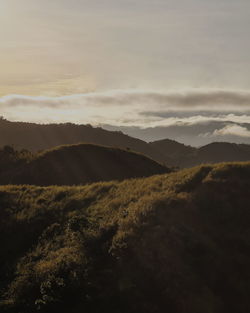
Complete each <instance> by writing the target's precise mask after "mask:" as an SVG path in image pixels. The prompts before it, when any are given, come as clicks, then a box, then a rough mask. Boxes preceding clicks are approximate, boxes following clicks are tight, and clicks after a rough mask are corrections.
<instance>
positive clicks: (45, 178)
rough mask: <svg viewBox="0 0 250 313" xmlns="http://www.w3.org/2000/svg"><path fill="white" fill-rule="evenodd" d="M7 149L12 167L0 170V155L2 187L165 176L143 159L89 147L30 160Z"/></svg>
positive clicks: (60, 150)
mask: <svg viewBox="0 0 250 313" xmlns="http://www.w3.org/2000/svg"><path fill="white" fill-rule="evenodd" d="M8 149H9V150H10V152H9V163H10V164H12V166H9V167H7V168H6V166H4V165H5V163H6V162H5V163H3V164H1V151H0V184H2V185H4V184H29V185H38V186H48V185H77V184H86V183H90V182H97V181H109V180H116V179H117V180H122V179H125V178H132V177H145V176H151V175H154V174H162V173H167V172H169V169H168V168H166V167H164V166H162V165H160V164H159V163H157V162H155V161H153V160H151V159H149V158H147V157H145V156H144V155H141V154H137V153H133V152H130V151H125V150H121V149H115V148H108V147H103V146H97V145H91V144H79V145H69V146H60V147H57V148H54V149H51V150H48V151H44V152H42V153H39V154H37V155H34V156H33V157H32V158H31V159H23V158H21V156H22V153H21V152H19V153H18V152H15V151H14V150H13V149H12V148H8V147H5V149H3V151H5V150H7V151H8ZM2 154H4V153H2ZM5 155H8V153H5ZM13 155H14V156H15V155H16V158H18V157H19V158H20V159H19V162H14V161H13ZM16 163H17V164H16Z"/></svg>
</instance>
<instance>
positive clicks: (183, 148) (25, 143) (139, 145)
mask: <svg viewBox="0 0 250 313" xmlns="http://www.w3.org/2000/svg"><path fill="white" fill-rule="evenodd" d="M78 143H91V144H98V145H104V146H109V147H114V148H122V149H126V150H131V151H135V152H139V153H141V154H144V155H145V156H147V157H150V158H152V159H154V160H155V161H157V162H160V163H162V164H164V165H166V166H178V167H191V166H194V165H198V164H202V163H217V162H224V161H248V160H250V145H246V144H235V143H225V142H215V143H211V144H208V145H206V146H203V147H200V148H194V147H191V146H187V145H184V144H181V143H179V142H176V141H174V140H170V139H165V140H160V141H154V142H150V143H147V142H145V141H143V140H140V139H137V138H133V137H130V136H128V135H125V134H123V133H122V132H119V131H108V130H104V129H102V128H100V127H96V128H95V127H92V126H91V125H76V124H71V123H66V124H47V125H42V124H34V123H24V122H10V121H7V120H5V119H1V120H0V146H5V145H13V146H14V147H15V148H17V149H28V150H30V151H38V150H44V149H51V148H53V147H55V146H59V145H65V144H78Z"/></svg>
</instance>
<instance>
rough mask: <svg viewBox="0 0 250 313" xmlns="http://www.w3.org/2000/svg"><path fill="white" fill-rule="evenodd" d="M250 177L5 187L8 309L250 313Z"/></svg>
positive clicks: (242, 173)
mask: <svg viewBox="0 0 250 313" xmlns="http://www.w3.org/2000/svg"><path fill="white" fill-rule="evenodd" d="M249 174H250V163H235V164H234V163H230V164H227V163H226V164H219V165H207V166H201V167H196V168H193V169H186V170H183V171H180V172H175V173H170V174H164V175H158V176H152V177H149V178H143V179H130V180H125V181H122V182H106V183H95V184H92V185H86V186H75V187H56V186H55V187H35V186H25V185H23V186H2V187H0V208H1V209H0V244H1V258H0V260H1V261H0V262H1V263H0V266H1V271H0V273H1V277H0V282H1V283H0V290H1V293H2V295H3V296H2V301H1V308H0V311H1V312H8V313H10V312H11V313H34V312H42V313H43V312H44V313H47V312H61V313H63V312H73V313H74V312H75V313H77V312H84V311H86V312H94V313H95V312H96V313H99V312H109V313H112V312H114V313H115V312H116V313H117V312H118V313H130V312H131V313H135V312H145V313H147V312H148V313H149V312H150V313H151V312H153V313H161V312H166V311H168V312H172V313H182V312H187V313H200V312H204V313H210V312H213V313H224V312H225V313H231V312H232V313H233V312H239V313H245V312H249V311H250V301H249V296H248V295H249V292H250V269H249V262H250V245H249V242H250V241H249V239H250V237H249V236H250V233H249V223H250V211H249V208H250V197H249V188H250V175H249Z"/></svg>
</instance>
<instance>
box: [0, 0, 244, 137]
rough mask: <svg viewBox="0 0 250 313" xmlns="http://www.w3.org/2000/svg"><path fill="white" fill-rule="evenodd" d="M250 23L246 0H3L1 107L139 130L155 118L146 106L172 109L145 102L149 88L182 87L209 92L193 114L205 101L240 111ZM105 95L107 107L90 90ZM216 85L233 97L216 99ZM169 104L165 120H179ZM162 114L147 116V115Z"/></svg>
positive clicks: (41, 118) (15, 115)
mask: <svg viewBox="0 0 250 313" xmlns="http://www.w3.org/2000/svg"><path fill="white" fill-rule="evenodd" d="M249 30H250V1H249V0H237V1H236V0H133V1H132V0H70V1H69V0H40V1H38V0H0V69H1V70H0V97H1V98H0V112H1V113H2V114H3V115H5V116H6V117H7V118H10V119H13V120H17V119H19V120H20V119H21V120H32V121H38V122H46V121H65V120H67V119H68V120H70V121H75V122H79V123H80V122H82V123H87V122H92V123H95V122H96V123H100V122H102V123H110V124H118V122H120V123H121V125H124V124H125V123H126V122H127V124H126V125H128V126H129V125H138V126H140V127H142V126H143V125H144V126H145V125H147V124H148V123H149V122H150V123H151V124H152V115H150V114H149V115H145V114H144V111H150V110H151V111H152V110H153V111H157V110H160V111H161V112H162V111H166V112H168V111H169V105H170V104H169V103H170V102H169V98H168V101H167V102H164V100H163V102H162V101H160V102H159V101H158V100H159V97H158V98H157V99H158V100H157V101H155V98H154V102H153V103H152V101H151V100H150V99H148V98H147V97H148V96H149V95H150V94H151V95H152V93H157V94H160V95H163V96H164V97H165V96H166V94H170V95H173V93H174V94H178V93H179V94H180V95H183V92H184V93H185V94H186V93H188V94H189V93H191V94H192V95H194V94H195V93H197V96H198V98H199V97H200V96H201V94H202V95H205V97H206V95H207V94H211V97H210V98H209V99H210V102H209V103H207V102H206V101H205V102H206V104H204V108H202V105H203V101H204V99H203V98H202V97H201V98H199V101H200V106H201V108H199V110H200V111H202V110H204V111H205V110H207V109H209V107H210V104H211V105H212V106H213V110H215V111H216V110H217V111H218V112H220V108H221V105H222V106H223V109H222V111H225V110H226V109H227V110H228V111H230V110H232V111H235V110H236V111H237V110H238V109H239V107H240V108H241V103H240V102H238V101H240V100H239V98H238V95H239V94H241V95H242V92H243V93H244V92H248V91H249V90H250V88H249V87H250V75H249V73H250V36H249ZM114 90H115V92H114ZM204 90H205V91H204ZM110 92H111V93H112V106H110V105H107V101H106V103H105V104H103V103H102V105H97V106H96V105H95V103H94V102H95V101H94V99H96V98H95V97H94V96H93V93H94V94H96V96H97V98H98V97H99V98H100V97H103V95H104V97H106V96H107V93H108V94H109V93H110ZM218 92H219V93H220V92H226V93H228V97H230V96H232V95H233V96H235V95H236V98H235V97H233V98H232V99H231V100H230V101H231V102H230V105H229V102H228V101H227V100H226V101H224V100H225V99H224V98H223V99H224V100H223V101H219V102H216V101H218V97H215V98H214V95H216V94H217V93H218ZM89 93H90V94H89ZM124 93H125V94H126V97H125V98H126V101H130V102H127V103H126V110H125V109H124V106H123V109H121V104H120V102H119V101H120V98H121V97H123V98H124ZM128 93H132V96H130V98H127V94H128ZM134 93H137V96H136V99H135V98H134ZM13 94H18V95H19V96H9V95H13ZM76 94H77V95H78V96H77V95H76ZM86 94H87V96H86ZM138 94H139V97H138ZM65 95H66V96H69V97H68V98H67V97H66V98H61V97H62V96H65ZM142 95H143V96H142ZM6 96H7V98H6ZM24 96H31V97H30V98H27V97H24ZM37 96H45V97H47V98H46V99H43V98H42V99H41V98H36V97H37ZM115 96H117V98H114V97H115ZM53 97H57V98H53ZM76 98H77V100H76ZM99 98H98V99H99ZM6 99H7V100H6ZM13 99H14V100H13ZM72 99H73V100H72ZM90 99H91V100H90ZM108 99H109V98H107V99H106V100H108ZM164 99H165V98H164ZM192 99H193V98H191V99H190V101H191V100H192ZM205 99H206V98H205ZM247 99H248V100H246V103H245V106H244V109H243V111H242V112H241V113H242V114H243V115H246V114H248V113H246V112H245V111H248V112H249V108H250V102H249V98H247ZM172 100H173V99H172ZM13 101H14V106H13V105H12V103H13ZM74 101H75V102H76V103H75V102H74ZM88 101H89V102H88ZM131 101H132V102H131ZM150 101H151V102H150ZM178 101H179V100H178ZM178 101H177V102H178ZM55 102H56V103H57V105H56V106H55V105H54V104H55ZM222 102H223V104H221V103H222ZM148 103H149V104H148ZM60 104H61V105H60ZM172 104H173V105H172V106H173V107H174V104H175V102H174V101H173V102H172ZM74 105H77V107H78V109H76V108H75V106H74ZM48 106H49V108H48ZM153 106H154V108H153ZM97 107H98V109H97ZM173 107H172V108H171V110H172V111H171V112H172V113H171V114H172V116H171V117H173V118H183V117H180V116H179V115H178V114H177V113H174V108H173ZM191 107H192V103H190V108H189V110H191ZM176 108H177V111H178V110H179V109H180V108H178V106H176ZM196 109H197V108H196V106H195V105H194V107H193V112H194V113H193V115H194V116H196V115H198V116H200V115H201V113H200V112H199V114H196V113H195V112H196ZM238 111H239V110H238ZM166 112H165V113H166ZM222 113H223V112H222ZM224 113H225V112H224ZM227 113H228V114H229V113H230V112H227ZM119 114H120V115H119ZM238 114H239V112H238ZM142 116H143V118H142ZM149 116H150V118H149ZM246 116H247V118H249V115H246ZM128 117H129V118H128ZM157 118H158V120H156V119H157ZM168 118H169V116H167V115H166V114H165V116H163V115H161V114H158V117H156V115H155V114H154V119H153V122H154V123H156V124H157V125H158V124H168V122H169V120H168ZM249 122H250V118H249ZM151 124H150V125H151ZM247 135H248V133H245V136H247ZM249 137H250V136H249Z"/></svg>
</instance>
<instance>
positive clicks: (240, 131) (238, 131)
mask: <svg viewBox="0 0 250 313" xmlns="http://www.w3.org/2000/svg"><path fill="white" fill-rule="evenodd" d="M213 135H214V136H227V135H232V136H238V137H245V138H250V130H248V129H247V128H246V127H242V126H240V125H227V126H225V127H224V128H222V129H216V130H215V131H214V132H213Z"/></svg>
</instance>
